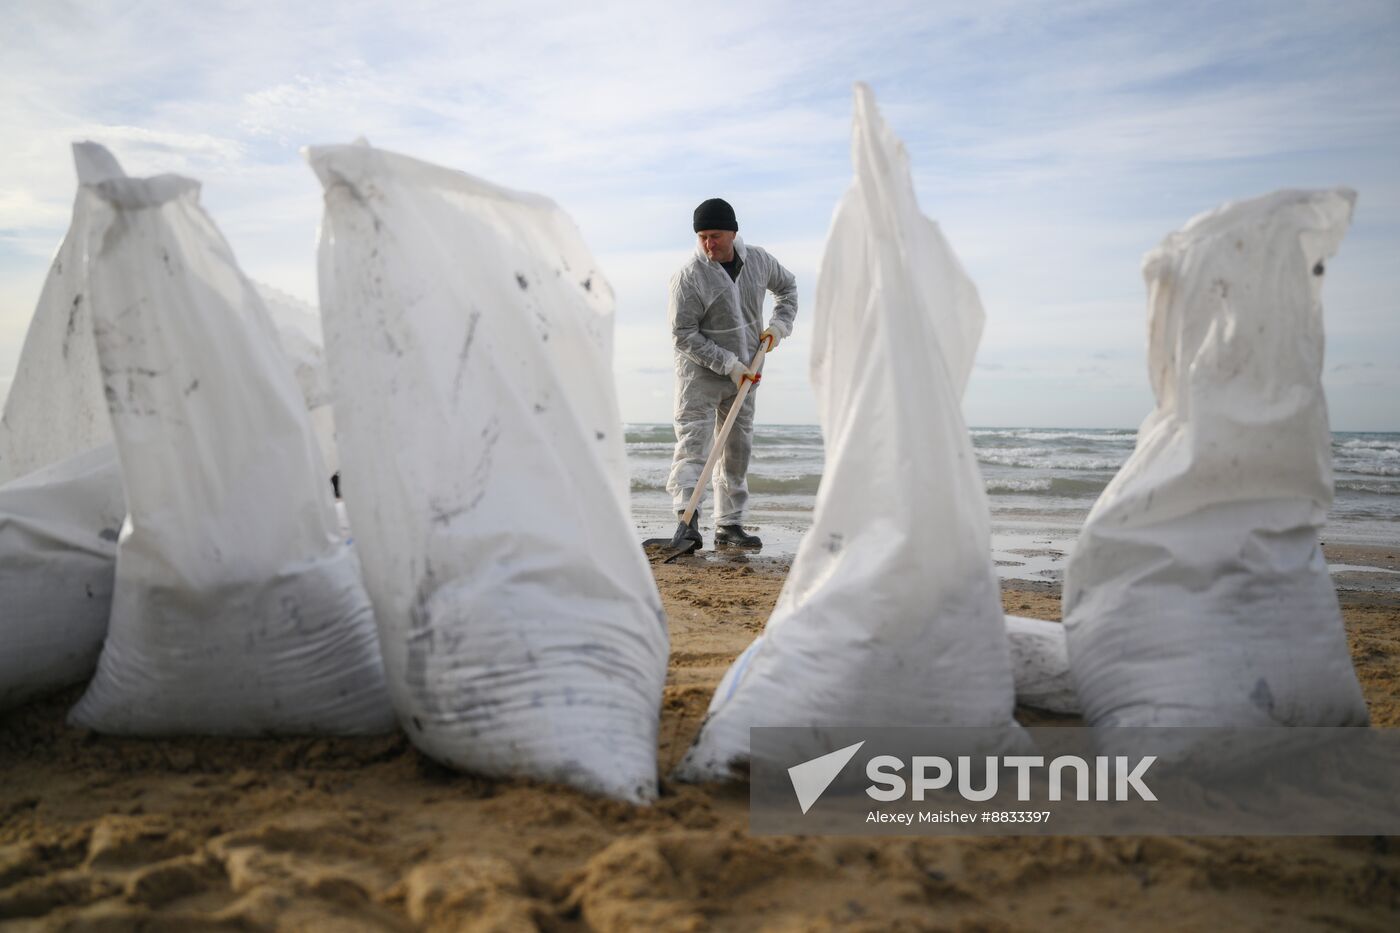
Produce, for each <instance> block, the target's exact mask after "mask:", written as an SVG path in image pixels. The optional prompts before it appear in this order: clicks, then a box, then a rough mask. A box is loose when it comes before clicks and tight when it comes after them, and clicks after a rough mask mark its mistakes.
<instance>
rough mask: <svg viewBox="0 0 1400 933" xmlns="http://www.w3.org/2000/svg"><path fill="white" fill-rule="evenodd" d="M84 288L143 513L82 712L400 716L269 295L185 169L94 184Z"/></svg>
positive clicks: (120, 725)
mask: <svg viewBox="0 0 1400 933" xmlns="http://www.w3.org/2000/svg"><path fill="white" fill-rule="evenodd" d="M79 197H80V198H83V199H86V200H87V201H88V205H87V207H88V209H89V210H90V211H91V212H92V213H91V223H90V229H89V231H88V237H87V242H86V255H87V276H86V285H85V293H86V294H87V296H88V299H89V305H90V309H91V313H92V322H93V329H94V335H95V342H96V346H97V356H98V359H99V360H100V362H101V370H102V377H103V388H104V392H105V395H106V398H107V401H108V410H109V413H110V416H111V420H112V427H113V431H114V434H115V438H116V446H117V453H118V456H119V458H120V460H121V468H122V479H123V484H124V486H125V490H126V499H127V506H128V509H129V517H128V520H127V523H126V526H125V528H124V529H123V531H122V535H121V538H120V541H119V543H118V546H117V571H116V581H115V586H114V592H113V598H112V614H111V622H110V627H109V633H108V637H107V641H106V644H105V645H104V647H103V651H102V656H101V659H100V661H99V664H98V670H97V674H96V676H95V677H94V679H93V681H92V683H91V685H90V686H89V688H88V691H87V693H86V694H85V695H84V696H83V698H82V700H81V701H80V702H79V703H78V705H77V706H76V707H75V708H74V710H73V712H72V714H71V717H70V718H71V720H72V721H73V722H74V723H76V724H79V725H84V726H88V727H91V728H94V729H97V730H99V731H104V732H117V733H132V734H170V733H213V734H230V735H235V734H236V735H250V734H260V733H319V732H329V733H363V732H378V731H384V730H387V729H391V728H392V727H393V715H392V711H391V709H390V706H389V700H388V695H387V691H386V690H385V686H384V679H383V670H382V665H381V662H380V659H379V651H378V646H377V644H376V640H375V631H374V622H373V616H372V612H371V610H370V605H369V600H368V597H367V595H366V594H365V591H364V588H363V585H362V584H361V582H360V580H359V576H358V572H357V568H356V565H355V562H354V558H353V556H352V554H351V552H350V551H349V549H348V548H347V546H346V545H345V544H344V543H343V542H342V541H341V540H340V539H339V536H338V535H337V534H336V530H335V514H334V510H333V509H332V506H331V499H330V490H329V489H328V484H327V482H326V475H327V474H326V471H325V469H324V467H323V466H322V464H321V462H320V459H321V458H320V454H319V453H318V451H317V448H316V441H315V439H314V437H313V436H312V432H311V427H310V424H309V423H308V420H307V415H306V409H305V406H304V404H303V400H302V396H301V393H300V392H299V391H298V389H297V386H296V383H295V381H294V379H293V376H292V373H291V371H290V369H289V368H288V367H287V365H286V363H285V360H284V358H283V356H282V354H281V351H280V349H279V348H278V345H277V337H276V334H275V332H274V330H273V326H272V323H271V322H270V320H269V319H268V316H267V312H266V310H265V309H264V307H263V304H262V301H261V299H260V298H259V297H258V294H257V292H256V290H255V289H254V288H253V287H252V285H251V284H250V283H249V282H248V280H247V279H246V278H244V276H243V275H242V273H241V272H240V271H239V269H238V266H237V264H236V262H235V261H234V258H233V255H232V253H231V251H230V250H229V247H228V244H227V243H226V242H225V241H224V239H223V238H222V236H220V234H219V232H218V230H217V229H216V228H215V226H214V224H213V222H212V221H211V220H210V218H209V217H208V216H207V215H206V214H205V213H204V211H203V210H202V209H201V208H200V206H199V200H198V198H199V185H198V183H197V182H194V181H191V180H189V179H185V178H179V177H176V176H173V175H163V176H159V177H156V178H150V179H144V180H143V179H132V178H115V179H108V180H106V181H102V182H99V183H97V184H86V185H84V186H83V187H82V189H81V192H80V195H79Z"/></svg>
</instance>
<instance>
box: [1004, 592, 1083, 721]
mask: <svg viewBox="0 0 1400 933" xmlns="http://www.w3.org/2000/svg"><path fill="white" fill-rule="evenodd" d="M1006 640H1007V644H1008V645H1009V646H1010V648H1011V670H1012V676H1013V677H1014V678H1015V681H1016V704H1017V705H1018V706H1029V707H1032V708H1034V709H1043V710H1048V711H1049V712H1052V713H1063V714H1076V715H1077V714H1078V713H1079V712H1080V708H1079V697H1078V696H1077V695H1076V694H1075V692H1074V678H1073V677H1072V676H1071V675H1070V671H1069V648H1068V646H1067V644H1066V641H1065V627H1064V625H1062V624H1061V623H1059V622H1050V621H1048V620H1046V619H1031V618H1027V617H1026V616H1011V615H1009V616H1007V617H1006Z"/></svg>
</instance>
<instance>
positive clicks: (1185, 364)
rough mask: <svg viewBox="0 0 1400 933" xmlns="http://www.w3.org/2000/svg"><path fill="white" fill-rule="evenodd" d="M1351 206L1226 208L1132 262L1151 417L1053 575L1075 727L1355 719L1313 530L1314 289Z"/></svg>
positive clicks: (1321, 475) (1343, 197)
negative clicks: (1142, 310) (1083, 722)
mask: <svg viewBox="0 0 1400 933" xmlns="http://www.w3.org/2000/svg"><path fill="white" fill-rule="evenodd" d="M1354 201H1355V194H1354V193H1353V192H1351V191H1349V190H1345V189H1338V190H1334V191H1279V192H1276V193H1274V194H1271V195H1268V196H1265V197H1262V198H1256V199H1254V200H1250V201H1239V202H1232V203H1229V204H1226V205H1224V206H1223V207H1221V208H1218V209H1217V210H1214V211H1210V212H1209V213H1205V214H1202V215H1200V216H1198V217H1196V218H1194V219H1193V220H1191V221H1190V222H1189V223H1188V224H1187V225H1186V226H1185V227H1184V228H1183V229H1182V230H1181V231H1179V232H1177V233H1173V234H1171V235H1170V236H1168V237H1167V238H1166V239H1165V240H1164V241H1163V242H1162V244H1161V246H1159V247H1158V248H1157V249H1156V250H1154V251H1152V252H1151V253H1149V254H1148V255H1147V257H1146V259H1145V260H1144V263H1143V275H1144V277H1145V278H1146V280H1147V284H1148V334H1149V337H1148V364H1149V370H1150V374H1151V378H1152V388H1153V391H1154V392H1155V393H1156V397H1157V408H1156V410H1155V411H1154V412H1153V413H1152V414H1151V415H1149V416H1148V417H1147V420H1146V421H1144V422H1143V424H1142V427H1141V429H1140V430H1139V431H1138V440H1137V448H1136V450H1135V451H1134V452H1133V455H1132V457H1130V458H1129V460H1128V462H1127V463H1126V464H1124V465H1123V467H1122V469H1121V470H1119V472H1118V474H1117V475H1116V476H1115V477H1114V479H1113V481H1112V482H1111V483H1109V485H1108V487H1107V488H1106V489H1105V490H1104V491H1103V494H1102V495H1101V496H1100V497H1099V500H1098V502H1096V503H1095V504H1094V508H1093V510H1092V511H1091V512H1090V513H1089V517H1088V519H1087V520H1086V522H1085V525H1084V529H1083V531H1082V533H1081V534H1080V538H1079V541H1078V543H1077V544H1076V546H1075V549H1074V553H1073V555H1071V557H1070V560H1069V565H1068V568H1067V570H1066V574H1065V596H1064V606H1065V624H1066V629H1067V634H1068V641H1069V656H1070V662H1071V666H1072V670H1073V674H1074V679H1075V682H1076V684H1077V686H1078V692H1079V697H1080V700H1081V702H1082V703H1083V705H1084V713H1085V717H1086V718H1087V719H1088V720H1089V721H1090V722H1092V723H1095V724H1098V725H1121V726H1142V725H1162V726H1227V725H1228V726H1276V725H1313V726H1324V725H1348V724H1361V723H1365V722H1366V721H1367V713H1366V706H1365V703H1364V702H1363V700H1362V697H1361V691H1360V687H1359V686H1358V684H1357V680H1356V675H1355V672H1354V671H1353V670H1352V665H1351V659H1350V657H1349V655H1348V652H1347V645H1346V638H1345V635H1344V632H1343V628H1342V622H1341V616H1340V613H1339V610H1338V606H1337V598H1336V594H1335V593H1334V591H1333V588H1332V582H1331V579H1330V578H1329V577H1328V575H1327V566H1326V561H1325V560H1324V558H1323V556H1322V552H1321V549H1320V548H1319V546H1318V537H1317V535H1318V529H1319V528H1320V527H1321V526H1322V524H1323V522H1324V520H1325V518H1326V514H1327V508H1328V505H1329V504H1330V502H1331V500H1332V467H1331V434H1330V432H1329V430H1328V424H1327V408H1326V402H1325V400H1324V398H1323V392H1322V384H1321V372H1322V348H1323V332H1322V305H1321V297H1320V296H1321V287H1322V281H1323V273H1324V271H1325V262H1326V260H1327V259H1328V258H1329V257H1330V256H1332V254H1333V253H1335V252H1336V250H1337V247H1338V245H1339V244H1340V242H1341V239H1342V236H1343V235H1344V234H1345V232H1346V229H1347V226H1348V225H1349V223H1350V220H1351V212H1352V206H1353V203H1354Z"/></svg>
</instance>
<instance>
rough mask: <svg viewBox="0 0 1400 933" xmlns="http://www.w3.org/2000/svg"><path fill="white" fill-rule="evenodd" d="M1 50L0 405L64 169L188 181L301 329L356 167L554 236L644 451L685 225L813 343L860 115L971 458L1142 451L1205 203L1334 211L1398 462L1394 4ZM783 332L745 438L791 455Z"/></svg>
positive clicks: (848, 8) (775, 13)
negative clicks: (1054, 430) (363, 150)
mask: <svg viewBox="0 0 1400 933" xmlns="http://www.w3.org/2000/svg"><path fill="white" fill-rule="evenodd" d="M0 24H3V25H0V33H3V36H4V38H3V40H0V75H3V83H0V139H2V140H3V141H4V142H3V145H0V394H3V393H4V392H5V391H6V390H7V389H8V384H9V379H10V376H11V375H12V374H13V371H14V368H15V365H16V363H17V361H18V358H19V351H20V347H21V344H22V341H23V336H24V331H25V328H26V327H27V325H28V321H29V317H30V315H31V314H32V313H33V308H34V305H35V301H36V300H37V298H38V295H39V290H40V286H41V284H42V282H43V278H44V275H45V272H46V268H47V264H48V261H49V259H50V257H51V256H52V254H53V251H54V249H55V247H56V246H57V244H58V241H59V239H60V238H61V237H62V235H63V231H64V229H65V228H66V226H67V222H68V216H69V211H70V209H71V204H72V198H73V189H74V184H75V180H74V174H73V169H72V162H71V158H70V155H69V151H68V145H69V143H70V142H71V141H73V140H78V139H93V140H97V141H99V142H102V143H104V144H106V145H108V146H109V147H110V148H111V149H112V150H113V151H114V152H115V153H116V155H117V156H118V158H119V159H121V161H122V162H123V163H124V165H125V167H126V169H127V171H128V172H130V173H132V174H151V173H157V172H169V171H173V172H179V173H183V174H188V175H191V176H193V177H196V178H198V179H200V180H201V181H202V182H203V183H204V203H205V205H206V207H207V208H208V209H209V210H210V212H211V213H212V214H213V216H214V218H215V220H216V221H217V222H218V224H219V225H220V227H221V228H222V230H223V231H224V233H225V235H226V236H227V237H228V238H229V239H230V240H231V241H232V243H233V247H234V249H235V251H236V253H237V255H238V257H239V260H240V262H241V263H242V265H243V267H244V270H245V271H246V272H247V273H248V274H250V275H251V276H253V277H254V278H256V279H259V280H261V281H264V282H268V283H270V284H273V285H276V286H278V287H280V288H282V289H284V290H286V291H289V292H292V293H293V294H295V295H298V296H300V297H302V298H304V299H306V300H308V301H312V302H314V301H315V299H316V281H315V258H314V257H315V238H316V226H317V223H318V220H319V217H320V210H321V204H320V187H319V185H318V184H317V182H316V180H315V178H314V177H313V176H312V174H311V172H310V170H309V169H308V168H307V167H306V165H305V163H304V162H303V161H302V159H301V158H300V156H299V154H298V150H299V148H300V147H301V146H303V145H306V144H308V143H329V142H348V141H350V140H351V139H353V138H355V137H356V136H359V135H365V136H367V137H368V138H369V139H370V140H371V142H373V143H374V144H375V145H378V146H382V147H385V148H391V149H396V150H399V151H402V152H406V153H409V154H411V155H414V156H417V157H419V158H423V159H428V160H430V161H434V162H438V163H441V164H444V165H448V166H451V167H454V168H460V169H463V170H465V171H468V172H471V173H473V174H476V175H480V176H483V177H485V178H488V179H490V180H492V181H494V182H497V183H500V184H504V185H507V186H510V187H515V188H521V189H527V190H532V191H538V192H541V193H544V194H547V195H549V196H551V197H553V198H554V199H555V200H557V201H558V202H559V203H560V204H562V205H563V206H564V208H565V209H566V210H568V211H569V212H570V213H571V214H572V215H573V217H574V218H575V219H576V220H577V221H578V223H579V225H580V227H581V228H582V229H583V233H584V236H585V238H586V239H587V241H588V243H589V244H590V246H591V247H592V249H593V251H594V253H595V254H596V255H597V256H598V258H599V260H600V262H601V263H602V265H603V268H604V269H605V270H606V272H607V274H608V276H609V278H610V279H611V280H612V283H613V286H614V288H615V289H616V291H617V296H618V340H617V358H616V374H617V380H618V386H619V390H620V393H621V398H622V404H623V415H624V417H625V418H627V419H628V420H632V421H664V420H668V419H669V417H670V412H671V380H670V371H671V368H670V349H669V335H668V332H667V328H666V326H665V316H666V307H665V286H666V280H667V278H668V277H669V275H670V274H671V272H672V271H673V270H674V269H675V268H677V267H678V266H679V265H680V264H681V262H683V261H684V259H685V258H686V256H687V254H688V253H689V251H690V248H691V232H690V223H689V221H690V212H691V210H692V208H693V207H694V205H695V204H696V203H698V202H699V201H700V200H702V199H704V198H707V197H713V196H723V197H725V198H727V199H728V200H730V201H731V202H732V203H733V204H734V205H735V207H736V209H737V211H738V215H739V221H740V225H741V227H742V232H743V234H744V235H745V237H746V238H747V239H748V240H750V241H751V242H754V243H758V244H761V245H764V246H766V247H768V248H769V249H770V251H772V252H773V253H775V254H776V255H777V256H778V257H779V258H780V259H781V260H782V261H783V262H784V263H785V264H786V265H788V266H789V268H791V269H792V270H793V271H794V272H795V273H796V274H797V276H798V279H799V283H800V285H801V300H802V303H803V306H804V309H805V311H806V312H810V309H811V306H812V288H813V286H814V284H815V280H816V267H817V263H818V261H819V259H820V254H821V248H822V243H823V241H824V238H825V235H826V230H827V225H828V223H829V222H830V218H831V212H832V209H833V207H834V206H835V204H836V201H837V199H838V198H839V196H840V194H841V192H842V191H843V190H844V188H845V187H846V185H847V184H848V183H849V180H850V162H849V133H850V106H851V85H852V83H853V82H854V81H857V80H861V81H866V82H868V83H869V84H870V85H871V86H872V87H873V88H874V91H875V94H876V97H877V99H878V101H879V103H880V105H881V109H882V110H883V112H884V114H885V117H886V119H887V120H888V121H889V122H890V123H891V125H892V126H893V127H894V129H895V131H896V132H897V133H898V134H899V135H900V136H901V137H902V138H903V139H904V140H905V142H906V143H907V145H908V148H909V152H910V157H911V161H912V163H913V166H914V171H915V173H916V181H917V184H918V190H919V197H920V202H921V205H922V207H923V209H924V212H925V213H927V214H929V215H930V216H931V217H933V218H934V219H936V220H938V221H939V222H940V223H941V224H942V226H943V229H944V231H945V233H946V234H947V236H948V238H949V239H950V241H951V242H952V244H953V247H954V249H955V250H957V252H958V253H959V255H960V256H961V257H962V259H963V261H964V263H965V264H966V266H967V267H968V269H969V271H970V272H971V274H972V276H973V278H974V280H975V281H976V282H977V284H978V287H979V288H980V290H981V293H982V298H983V302H984V304H985V306H986V310H987V328H986V332H985V334H984V337H983V341H982V346H981V350H980V353H979V356H978V365H977V368H976V370H975V371H974V375H973V379H972V384H971V386H970V388H969V390H968V394H967V397H966V400H965V407H966V415H967V420H968V421H969V422H970V423H971V424H973V425H1024V426H1071V427H1132V426H1136V425H1137V424H1138V422H1140V421H1141V419H1142V417H1143V416H1144V415H1145V414H1146V413H1147V412H1148V411H1149V410H1150V409H1151V405H1152V399H1151V393H1150V390H1149V388H1148V383H1147V374H1146V366H1145V309H1146V303H1145V289H1144V286H1143V283H1142V278H1141V272H1140V264H1141V258H1142V255H1143V253H1145V252H1146V251H1147V250H1149V249H1151V248H1152V247H1153V246H1155V245H1156V244H1157V243H1158V242H1159V241H1160V240H1161V239H1162V237H1163V236H1164V235H1166V234H1167V233H1168V232H1170V231H1172V230H1174V229H1176V228H1178V227H1180V226H1181V225H1182V224H1183V223H1185V221H1186V220H1188V219H1189V218H1190V217H1191V216H1193V215H1195V214H1197V213H1199V212H1200V211H1203V210H1206V209H1209V208H1211V207H1214V206H1216V205H1218V204H1220V203H1222V202H1224V201H1227V200H1232V199H1237V198H1243V197H1250V196H1254V195H1257V194H1262V193H1265V192H1267V191H1269V190H1272V189H1275V188H1280V187H1330V186H1334V185H1347V186H1350V187H1353V188H1355V189H1357V191H1358V192H1359V200H1358V205H1357V212H1356V217H1355V222H1354V224H1353V226H1352V228H1351V232H1350V233H1349V234H1348V236H1347V238H1346V240H1345V242H1344V243H1343V246H1342V250H1341V253H1340V254H1339V255H1338V257H1337V259H1336V260H1335V261H1334V262H1333V263H1332V264H1331V265H1330V266H1329V270H1328V282H1327V286H1326V291H1325V293H1324V300H1325V303H1326V321H1327V325H1326V326H1327V332H1328V348H1327V365H1326V373H1325V382H1326V387H1327V391H1328V399H1329V404H1330V407H1331V411H1332V421H1333V426H1334V427H1335V428H1337V429H1341V430H1400V313H1397V312H1400V2H1396V0H1376V2H1351V0H1328V2H1316V3H1314V2H1289V0H1270V2H1257V3H1256V2H1232V3H1229V4H1221V3H1194V2H1174V3H1162V2H1160V0H1155V2H1148V3H1133V2H1096V0H1085V2H1078V0H1061V2H1055V3H1046V2H1029V0H1025V2H1023V0H979V2H976V3H967V4H955V3H936V2H927V0H926V2H914V3H887V2H881V0H865V2H861V3H852V2H850V0H845V2H840V3H824V2H811V0H808V2H800V3H799V2H782V3H764V2H756V0H755V2H746V3H741V4H727V3H723V2H713V3H686V4H663V3H659V2H649V3H635V4H630V3H598V4H580V3H577V2H520V0H513V2H509V3H506V2H501V3H490V4H488V3H474V2H470V0H455V2H450V3H434V2H420V0H396V2H393V3H371V2H359V0H339V2H337V3H335V4H316V3H300V4H292V3H263V4H234V3H220V2H205V0H202V2H200V3H180V2H133V0H128V2H64V0H0ZM801 314H802V312H799V319H798V331H797V333H796V334H795V335H794V337H793V339H792V340H790V341H788V342H786V343H784V345H783V347H782V348H781V349H780V350H779V352H778V353H777V354H775V355H774V357H773V359H772V360H770V363H769V366H768V369H767V372H766V373H765V376H766V378H765V379H764V395H763V398H762V400H761V406H762V407H761V409H760V412H759V418H760V420H762V421H776V422H802V423H809V422H813V421H814V420H815V409H814V406H813V403H812V400H811V394H810V390H809V389H808V384H807V351H808V347H809V344H808V342H807V340H806V337H805V335H804V333H803V330H802V328H801V325H802V317H801Z"/></svg>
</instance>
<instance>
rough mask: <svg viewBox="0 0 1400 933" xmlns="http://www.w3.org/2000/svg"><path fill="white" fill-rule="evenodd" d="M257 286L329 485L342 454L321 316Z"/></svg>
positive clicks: (301, 303) (290, 298) (296, 300)
mask: <svg viewBox="0 0 1400 933" xmlns="http://www.w3.org/2000/svg"><path fill="white" fill-rule="evenodd" d="M253 285H254V287H255V288H256V289H257V290H258V296H259V297H260V298H262V300H263V305H264V307H266V308H267V314H268V317H270V318H272V325H273V327H275V328H276V329H277V342H278V345H279V346H281V348H282V352H283V353H284V354H286V357H287V361H288V362H289V363H291V364H292V372H293V373H294V374H295V375H296V379H297V387H298V388H299V389H301V397H302V399H303V401H305V403H306V410H307V412H308V413H309V414H310V416H311V429H312V431H314V432H315V434H316V445H317V447H319V448H320V451H321V461H322V463H323V464H324V465H325V468H326V470H327V471H328V472H327V474H326V481H327V482H329V481H330V474H331V473H334V472H335V471H336V470H339V469H340V455H339V454H338V453H337V452H336V449H335V415H334V412H333V411H332V409H331V377H330V374H329V373H328V372H327V371H326V354H325V351H324V350H323V349H322V345H323V341H322V338H321V315H320V313H319V312H317V310H316V309H315V308H314V307H312V306H311V305H309V304H307V303H306V302H304V301H302V300H301V299H299V298H296V297H294V296H292V295H289V294H287V293H286V292H284V291H282V290H280V289H277V288H273V287H272V286H271V285H264V284H263V283H261V282H254V283H253Z"/></svg>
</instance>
